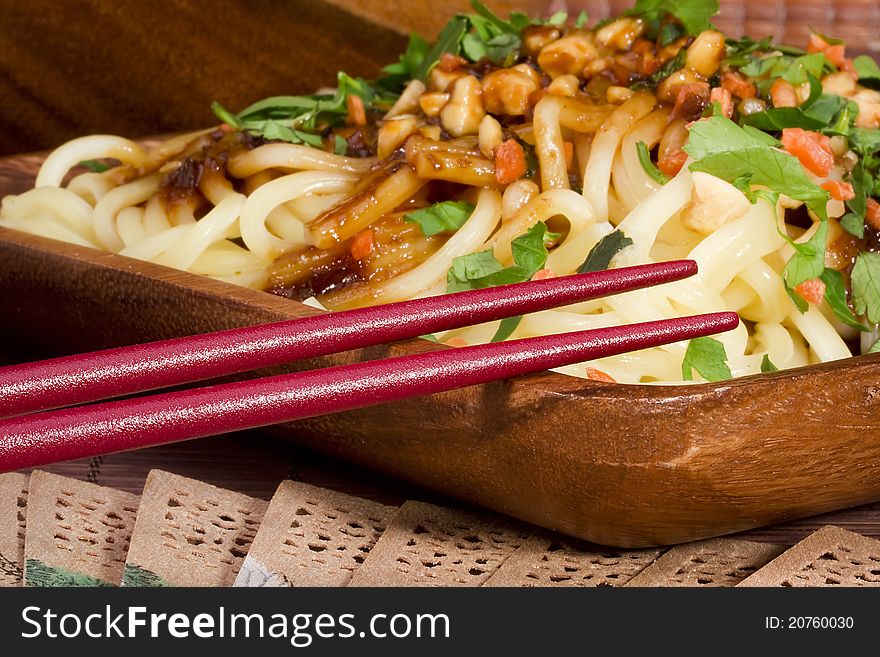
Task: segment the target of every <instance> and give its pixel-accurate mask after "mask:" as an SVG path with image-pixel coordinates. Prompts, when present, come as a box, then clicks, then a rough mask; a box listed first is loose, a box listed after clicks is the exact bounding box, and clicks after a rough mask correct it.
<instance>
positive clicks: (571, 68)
mask: <svg viewBox="0 0 880 657" xmlns="http://www.w3.org/2000/svg"><path fill="white" fill-rule="evenodd" d="M596 54H597V51H596V46H595V45H594V44H593V43H592V41H590V39H589V38H588V37H587V35H585V34H581V33H575V34H572V35H569V36H567V37H563V38H561V39H559V40H558V41H554V42H553V43H551V44H549V45H547V46H545V47H544V48H542V49H541V53H540V54H539V55H538V65H539V66H540V67H541V68H542V69H543V70H544V71H545V72H546V73H547V74H548V75H549V76H550V77H551V78H558V77H559V76H560V75H577V74H578V73H580V72H581V71H583V70H584V66H586V65H587V62H589V61H591V60H593V59H595V58H596Z"/></svg>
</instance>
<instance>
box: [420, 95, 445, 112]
mask: <svg viewBox="0 0 880 657" xmlns="http://www.w3.org/2000/svg"><path fill="white" fill-rule="evenodd" d="M448 102H449V94H445V93H440V92H434V93H430V94H422V97H421V98H419V107H421V108H422V112H424V113H425V116H429V117H431V118H433V117H435V116H440V110H442V109H443V106H444V105H445V104H446V103H448Z"/></svg>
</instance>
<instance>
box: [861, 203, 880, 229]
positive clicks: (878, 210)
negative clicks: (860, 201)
mask: <svg viewBox="0 0 880 657" xmlns="http://www.w3.org/2000/svg"><path fill="white" fill-rule="evenodd" d="M865 223H866V224H868V226H870V227H871V228H873V229H874V230H878V231H880V203H878V202H877V201H875V200H874V199H872V198H869V199H868V211H867V212H865Z"/></svg>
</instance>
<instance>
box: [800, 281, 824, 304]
mask: <svg viewBox="0 0 880 657" xmlns="http://www.w3.org/2000/svg"><path fill="white" fill-rule="evenodd" d="M794 291H795V292H796V293H797V295H798V296H799V297H801V298H802V299H803V300H804V301H806V302H807V303H812V304H814V305H818V304H820V303H822V299H824V298H825V283H823V282H822V280H821V279H819V278H811V279H810V280H808V281H804V282H803V283H801V284H800V285H796V286H795V288H794Z"/></svg>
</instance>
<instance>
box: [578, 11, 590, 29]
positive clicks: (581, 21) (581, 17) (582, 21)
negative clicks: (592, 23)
mask: <svg viewBox="0 0 880 657" xmlns="http://www.w3.org/2000/svg"><path fill="white" fill-rule="evenodd" d="M588 20H590V15H589V14H588V13H587V12H586V11H585V10H581V13H579V14H578V17H577V19H576V20H575V22H574V26H575V27H576V28H577V29H580V28H582V27H583V26H584V25H586V24H587V21H588Z"/></svg>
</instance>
